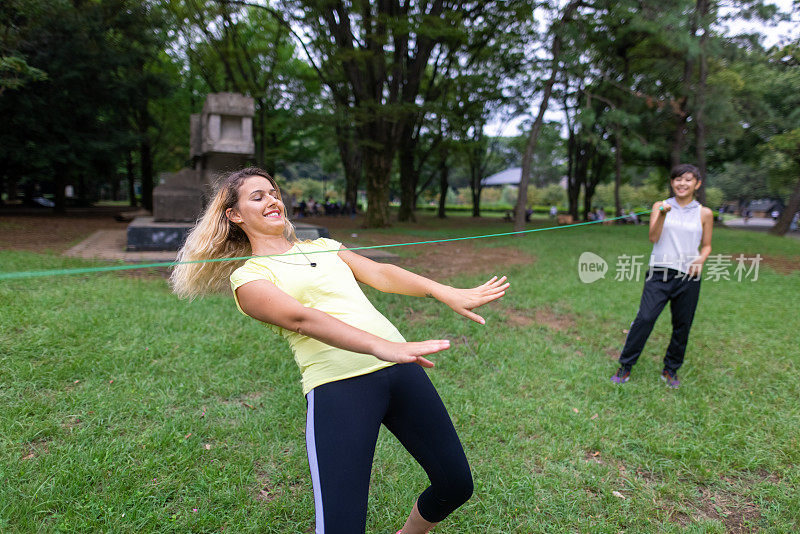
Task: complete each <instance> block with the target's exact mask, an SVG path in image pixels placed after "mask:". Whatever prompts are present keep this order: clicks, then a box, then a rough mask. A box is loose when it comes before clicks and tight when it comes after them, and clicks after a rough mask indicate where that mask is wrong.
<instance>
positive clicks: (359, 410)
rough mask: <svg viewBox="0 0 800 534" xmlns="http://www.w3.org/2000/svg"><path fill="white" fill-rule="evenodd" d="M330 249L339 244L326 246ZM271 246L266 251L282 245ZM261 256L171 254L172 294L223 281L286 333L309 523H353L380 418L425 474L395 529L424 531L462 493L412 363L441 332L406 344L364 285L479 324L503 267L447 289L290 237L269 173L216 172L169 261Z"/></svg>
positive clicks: (437, 405) (443, 432) (430, 391)
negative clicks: (424, 484)
mask: <svg viewBox="0 0 800 534" xmlns="http://www.w3.org/2000/svg"><path fill="white" fill-rule="evenodd" d="M327 250H334V251H336V250H338V252H326V253H322V252H323V251H327ZM284 253H288V255H284V256H280V257H268V256H269V255H275V254H284ZM250 255H254V256H261V257H257V258H253V259H250V260H247V261H246V262H244V263H243V264H242V262H241V261H238V262H235V264H234V262H233V261H231V262H210V263H191V264H182V265H178V266H177V267H176V268H175V271H174V272H173V274H172V279H171V281H172V286H173V289H174V291H175V292H176V293H178V294H179V295H180V296H182V297H195V296H198V295H201V294H203V293H206V292H210V291H216V290H220V289H222V288H223V287H224V286H226V285H227V284H228V279H230V287H231V288H232V289H233V293H234V298H235V301H236V305H237V307H238V308H239V310H240V311H241V312H242V313H244V314H246V315H248V316H250V317H253V318H254V319H257V320H259V321H262V322H264V323H266V324H267V325H269V326H271V327H272V328H273V329H275V330H276V331H277V332H280V333H281V334H282V335H283V337H285V338H286V339H287V340H288V342H289V345H290V346H291V348H292V351H293V352H294V357H295V361H296V362H297V364H298V366H299V367H300V370H301V373H302V384H303V393H304V394H305V395H306V401H307V406H308V409H307V415H306V447H307V451H308V459H309V466H310V469H311V481H312V485H313V488H314V509H315V516H316V532H317V533H318V534H323V533H324V534H333V533H342V534H353V533H357V532H364V529H365V525H366V512H367V494H368V490H369V477H370V471H371V469H372V459H373V455H374V451H375V443H376V440H377V437H378V430H379V428H380V425H381V424H383V425H385V426H386V427H387V428H388V429H389V431H391V432H392V433H393V434H394V435H395V436H396V437H397V439H398V440H399V441H400V443H401V444H402V445H403V446H404V447H405V448H406V449H407V450H408V451H409V453H411V455H412V456H413V457H414V458H415V459H416V460H417V462H419V464H420V465H421V466H422V468H423V469H424V470H425V472H426V473H427V475H428V478H429V479H430V483H431V484H430V486H429V487H428V488H427V489H426V490H425V491H423V492H422V493H421V495H420V496H419V498H418V499H417V501H416V502H415V503H414V505H413V506H412V508H411V512H410V514H409V516H408V519H407V520H406V522H405V524H404V525H403V528H402V530H400V531H399V532H402V533H403V534H416V533H424V532H428V531H430V529H431V528H433V526H434V525H436V523H438V522H439V521H442V520H443V519H444V518H446V517H447V516H448V515H450V514H451V513H452V512H453V511H454V510H455V509H456V508H458V507H459V506H461V505H462V504H463V503H464V502H466V501H467V499H469V497H470V495H471V494H472V475H471V473H470V469H469V464H468V463H467V459H466V456H465V455H464V451H463V448H462V446H461V442H460V441H459V439H458V436H457V435H456V431H455V429H454V428H453V424H452V422H451V421H450V416H449V415H448V413H447V411H446V409H445V407H444V405H443V404H442V401H441V399H440V398H439V395H438V394H437V393H436V390H435V389H434V387H433V385H432V384H431V382H430V380H429V379H428V376H427V374H426V373H425V371H423V369H422V368H423V367H433V365H434V364H433V363H432V362H431V361H430V360H428V359H427V358H426V356H428V355H430V354H434V353H436V352H439V351H442V350H445V349H447V348H449V346H450V343H449V341H447V340H428V341H422V342H415V343H410V342H406V341H405V339H403V336H402V335H400V333H399V332H398V331H397V329H396V328H395V327H394V326H393V325H392V323H390V322H389V321H388V320H387V319H386V318H385V317H384V316H383V315H381V314H380V312H378V311H377V310H376V309H375V308H374V307H373V306H372V304H371V303H370V302H369V301H368V300H367V298H366V297H365V296H364V294H363V292H362V291H361V289H360V288H359V286H358V283H357V282H363V283H365V284H367V285H370V286H372V287H374V288H376V289H378V290H380V291H384V292H389V293H400V294H404V295H411V296H418V297H423V296H428V297H433V298H436V299H438V300H440V301H441V302H443V303H445V304H447V305H448V306H449V307H450V308H452V309H453V310H455V311H456V312H457V313H460V314H461V315H464V316H465V317H468V318H470V319H472V320H473V321H476V322H478V323H480V324H484V323H485V321H484V320H483V318H482V317H480V316H479V315H477V314H475V313H474V312H473V311H472V310H473V309H475V308H477V307H479V306H482V305H484V304H486V303H488V302H491V301H493V300H496V299H498V298H500V297H502V296H503V295H504V294H505V290H506V289H507V288H508V286H509V284H508V283H507V282H506V280H505V277H503V278H500V279H497V277H494V278H492V279H491V280H489V281H488V282H486V283H485V284H483V285H480V286H478V287H475V288H471V289H457V288H453V287H450V286H446V285H442V284H439V283H437V282H434V281H432V280H429V279H427V278H424V277H422V276H418V275H416V274H413V273H411V272H408V271H406V270H404V269H401V268H399V267H396V266H394V265H388V264H380V263H375V262H373V261H371V260H369V259H367V258H364V257H362V256H360V255H358V254H355V253H353V252H350V251H347V250H344V249H342V248H341V244H340V243H338V242H336V241H333V240H331V239H324V238H321V239H316V240H314V241H304V242H298V241H297V239H296V238H295V235H294V230H293V227H292V225H291V223H290V222H289V221H288V220H287V219H286V213H285V211H284V205H283V202H282V201H281V194H280V191H279V189H278V186H277V184H276V183H275V181H274V180H273V179H272V178H271V177H270V176H269V175H268V174H267V173H266V172H264V171H263V170H261V169H257V168H248V169H244V170H241V171H237V172H234V173H233V174H231V175H229V176H228V177H227V178H226V179H225V180H223V181H222V183H221V186H220V188H219V190H218V192H217V193H216V195H215V197H214V199H213V200H212V202H211V203H210V205H209V206H208V208H207V210H206V212H205V213H204V214H203V216H202V218H201V219H200V222H199V223H198V224H197V226H196V227H195V228H194V229H193V230H192V232H191V234H190V235H189V237H188V239H187V241H186V244H185V245H184V247H183V249H182V250H181V252H180V253H179V260H180V261H193V260H206V259H219V258H234V257H241V256H250Z"/></svg>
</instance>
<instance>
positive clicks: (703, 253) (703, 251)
mask: <svg viewBox="0 0 800 534" xmlns="http://www.w3.org/2000/svg"><path fill="white" fill-rule="evenodd" d="M710 255H711V245H706V246H704V247H701V248H700V256H698V258H697V259H698V260H699V261H700V262H702V263H705V262H706V260H707V259H708V257H709V256H710Z"/></svg>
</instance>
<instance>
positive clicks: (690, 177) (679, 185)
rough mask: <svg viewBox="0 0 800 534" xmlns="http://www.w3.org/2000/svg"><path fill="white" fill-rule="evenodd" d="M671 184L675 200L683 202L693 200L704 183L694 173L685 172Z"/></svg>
mask: <svg viewBox="0 0 800 534" xmlns="http://www.w3.org/2000/svg"><path fill="white" fill-rule="evenodd" d="M670 183H671V185H672V191H673V192H674V193H675V198H676V199H680V200H682V199H690V198H692V197H693V196H694V193H695V191H697V190H698V189H699V188H700V184H701V183H702V182H700V180H698V179H697V176H695V175H694V173H693V172H685V173H683V174H681V175H680V176H676V177H675V178H673V179H672V181H671V182H670Z"/></svg>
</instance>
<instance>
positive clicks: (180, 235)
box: [126, 217, 330, 252]
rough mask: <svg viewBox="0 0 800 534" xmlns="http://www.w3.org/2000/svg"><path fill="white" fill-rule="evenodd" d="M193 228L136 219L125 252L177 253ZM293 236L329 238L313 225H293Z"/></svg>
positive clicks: (324, 230)
mask: <svg viewBox="0 0 800 534" xmlns="http://www.w3.org/2000/svg"><path fill="white" fill-rule="evenodd" d="M193 227H194V222H192V223H181V222H159V221H156V220H154V218H153V217H136V218H135V219H134V220H133V222H132V223H131V224H129V225H128V234H127V246H126V250H128V251H130V252H133V251H155V250H170V251H177V250H179V249H180V248H181V247H182V246H183V243H184V241H186V236H188V235H189V231H190V230H191V229H192V228H193ZM294 228H295V234H296V235H297V239H299V240H300V241H304V240H306V239H317V238H318V237H330V235H329V234H328V230H327V229H326V228H323V227H322V226H314V225H313V224H304V223H295V225H294Z"/></svg>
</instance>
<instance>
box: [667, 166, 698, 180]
mask: <svg viewBox="0 0 800 534" xmlns="http://www.w3.org/2000/svg"><path fill="white" fill-rule="evenodd" d="M687 172H690V173H692V174H693V175H694V178H695V180H698V181H699V180H702V179H703V178H702V177H701V176H700V169H698V168H697V167H695V166H694V165H691V164H689V163H681V164H680V165H675V166H674V167H672V171H670V173H669V179H670V180H674V179H675V178H677V177H678V176H683V175H684V174H686V173H687Z"/></svg>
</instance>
